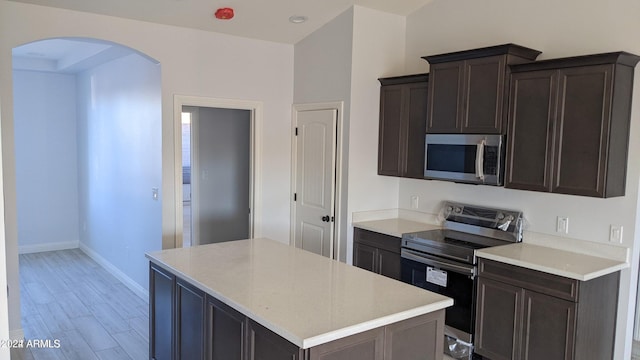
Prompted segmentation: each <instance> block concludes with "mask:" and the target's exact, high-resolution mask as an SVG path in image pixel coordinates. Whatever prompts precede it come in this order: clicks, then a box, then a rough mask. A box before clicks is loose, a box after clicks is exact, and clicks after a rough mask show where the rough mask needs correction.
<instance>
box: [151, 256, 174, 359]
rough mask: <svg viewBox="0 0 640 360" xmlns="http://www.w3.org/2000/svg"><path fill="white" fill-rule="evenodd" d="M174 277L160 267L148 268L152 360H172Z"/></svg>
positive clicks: (152, 266)
mask: <svg viewBox="0 0 640 360" xmlns="http://www.w3.org/2000/svg"><path fill="white" fill-rule="evenodd" d="M174 298H175V276H174V275H173V274H171V273H170V272H168V271H165V270H163V269H162V268H160V267H156V266H154V265H151V267H150V268H149V321H150V326H149V330H150V331H149V332H150V333H149V352H150V354H149V355H150V358H151V359H152V360H172V359H173V358H174V357H173V349H174V348H173V325H174V314H175V310H174Z"/></svg>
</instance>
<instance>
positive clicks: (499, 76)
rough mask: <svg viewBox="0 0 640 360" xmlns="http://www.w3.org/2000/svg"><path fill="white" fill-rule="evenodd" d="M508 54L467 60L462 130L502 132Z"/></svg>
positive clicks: (478, 132) (484, 132) (465, 65)
mask: <svg viewBox="0 0 640 360" xmlns="http://www.w3.org/2000/svg"><path fill="white" fill-rule="evenodd" d="M505 60H506V56H505V55H499V56H489V57H483V58H478V59H471V60H467V61H465V62H464V74H465V75H464V84H463V86H462V88H463V89H464V93H463V96H462V99H463V100H462V101H463V111H464V112H463V116H462V132H463V133H475V134H501V133H502V116H503V114H502V108H503V101H504V90H505V83H504V81H505V80H504V77H505V68H506V65H505Z"/></svg>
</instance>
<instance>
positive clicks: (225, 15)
mask: <svg viewBox="0 0 640 360" xmlns="http://www.w3.org/2000/svg"><path fill="white" fill-rule="evenodd" d="M215 16H216V19H220V20H230V19H233V9H232V8H228V7H227V8H220V9H218V10H216V13H215Z"/></svg>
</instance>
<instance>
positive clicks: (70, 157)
mask: <svg viewBox="0 0 640 360" xmlns="http://www.w3.org/2000/svg"><path fill="white" fill-rule="evenodd" d="M13 79H14V83H13V85H14V87H13V88H14V99H13V100H14V121H15V154H16V178H17V184H16V192H17V195H16V196H17V201H18V203H17V210H18V214H17V217H18V246H19V248H20V251H21V252H32V251H45V250H56V249H61V248H74V247H77V246H78V241H79V233H78V168H77V159H76V149H77V143H76V84H75V76H74V75H66V74H53V73H45V72H35V71H14V72H13Z"/></svg>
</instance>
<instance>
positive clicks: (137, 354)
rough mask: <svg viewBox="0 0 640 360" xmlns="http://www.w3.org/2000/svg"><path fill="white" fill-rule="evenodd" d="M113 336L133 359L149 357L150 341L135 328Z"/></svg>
mask: <svg viewBox="0 0 640 360" xmlns="http://www.w3.org/2000/svg"><path fill="white" fill-rule="evenodd" d="M113 337H114V338H115V339H116V341H117V342H118V344H120V347H121V348H122V349H123V350H124V351H126V352H127V354H129V356H130V357H131V358H132V359H144V358H146V357H149V343H148V342H147V341H145V340H144V339H143V338H142V337H141V336H140V335H138V333H137V332H135V331H134V330H129V331H126V332H123V333H119V334H114V335H113Z"/></svg>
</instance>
